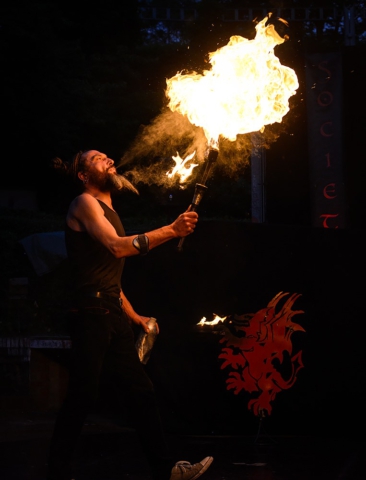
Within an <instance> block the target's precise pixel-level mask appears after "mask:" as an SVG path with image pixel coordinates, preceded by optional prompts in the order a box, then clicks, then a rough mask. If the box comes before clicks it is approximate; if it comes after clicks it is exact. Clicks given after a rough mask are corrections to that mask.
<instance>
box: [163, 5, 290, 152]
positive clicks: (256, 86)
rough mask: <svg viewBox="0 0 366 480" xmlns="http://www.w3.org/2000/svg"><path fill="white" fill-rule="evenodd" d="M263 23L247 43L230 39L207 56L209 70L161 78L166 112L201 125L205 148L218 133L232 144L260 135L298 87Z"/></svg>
mask: <svg viewBox="0 0 366 480" xmlns="http://www.w3.org/2000/svg"><path fill="white" fill-rule="evenodd" d="M269 16H271V14H269ZM267 20H268V17H265V18H264V19H263V20H262V21H261V22H259V23H258V24H257V25H256V27H255V28H256V36H255V38H254V39H253V40H248V39H246V38H243V37H240V36H238V35H235V36H232V37H231V38H230V41H229V43H228V44H227V45H226V46H224V47H222V48H219V49H218V50H217V51H216V52H213V53H210V54H209V57H210V63H211V65H212V69H211V70H206V71H204V73H203V75H200V74H198V73H196V72H193V73H191V74H186V75H182V74H181V73H177V75H175V76H174V77H172V78H170V79H169V80H167V90H166V96H167V97H168V99H169V103H168V106H169V108H170V109H171V110H172V111H177V112H179V113H181V114H182V115H185V116H186V117H187V118H188V119H189V121H190V122H191V123H192V124H194V125H196V126H198V127H202V128H203V130H204V133H205V136H206V139H207V142H208V146H209V148H216V149H217V148H218V141H219V137H220V135H222V136H223V137H225V138H227V139H229V140H230V141H235V140H236V137H237V135H238V134H245V133H251V132H256V131H262V132H263V130H264V128H265V126H266V125H269V124H272V123H275V122H279V123H280V122H281V121H282V118H283V116H284V115H286V113H287V112H288V111H289V105H288V99H289V97H291V96H292V95H294V94H295V92H296V90H297V88H298V87H299V83H298V79H297V76H296V74H295V72H294V71H293V70H292V69H291V68H288V67H285V66H282V65H281V63H280V61H279V59H278V58H277V57H276V56H275V55H274V47H275V46H276V45H279V44H281V43H283V42H284V41H285V39H284V38H282V37H281V36H279V35H278V33H277V32H276V30H275V28H274V26H273V24H269V25H267V26H266V22H267Z"/></svg>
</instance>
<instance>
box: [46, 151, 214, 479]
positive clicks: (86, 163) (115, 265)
mask: <svg viewBox="0 0 366 480" xmlns="http://www.w3.org/2000/svg"><path fill="white" fill-rule="evenodd" d="M54 166H55V167H57V168H60V169H63V170H64V172H65V173H67V174H70V175H71V176H72V177H73V179H74V180H75V181H77V182H79V183H80V185H81V186H82V193H81V194H80V195H78V196H76V198H75V199H74V200H73V201H72V202H71V204H70V207H69V210H68V213H67V217H66V226H65V241H66V248H67V253H68V258H69V261H70V266H71V268H72V275H71V278H72V282H73V285H72V288H73V292H74V294H73V298H72V304H71V309H70V312H71V313H70V328H71V332H70V334H71V340H72V352H71V361H72V364H71V368H70V378H69V387H68V392H67V394H66V398H65V401H64V403H63V406H62V408H61V410H60V412H59V414H58V417H57V419H56V423H55V427H54V432H53V436H52V439H51V445H50V454H49V462H48V476H47V479H48V480H71V479H72V469H71V465H72V457H73V452H74V450H75V447H76V443H77V440H78V438H79V436H80V433H81V430H82V427H83V424H84V421H85V419H86V417H87V415H88V412H89V411H90V409H91V408H92V407H93V405H94V404H95V401H96V399H97V396H98V388H99V383H100V377H101V373H102V370H103V371H104V370H108V372H109V373H110V375H112V378H113V382H114V384H115V385H118V387H119V391H120V392H121V394H123V403H122V402H121V408H128V413H129V414H130V413H131V416H133V418H134V421H135V426H136V432H137V434H138V437H139V440H140V442H141V446H142V448H143V451H144V453H145V455H146V458H147V460H148V461H149V465H150V467H151V475H152V478H153V479H154V480H169V479H170V480H194V479H196V478H198V477H199V476H200V475H202V473H204V472H205V471H206V470H207V468H208V467H209V466H210V464H211V463H212V460H213V458H212V457H206V458H204V459H203V460H202V461H201V462H199V463H196V464H193V465H191V464H190V463H189V462H186V461H180V462H177V463H176V464H175V465H174V462H173V464H172V463H171V462H170V461H169V459H168V456H167V448H166V444H165V440H164V435H163V431H162V427H161V422H160V416H159V413H158V408H157V402H156V398H155V395H154V390H153V386H152V383H151V381H150V379H149V378H148V376H147V375H146V373H145V370H144V368H143V366H142V364H141V362H140V360H139V357H138V354H137V350H136V348H135V340H134V334H133V329H132V327H131V325H132V324H134V325H136V326H139V327H141V328H142V329H143V330H144V331H145V332H148V330H149V329H148V326H147V322H148V321H149V320H150V318H149V317H144V316H141V315H139V314H138V313H136V312H135V310H134V309H133V307H132V305H131V303H130V302H129V301H128V299H127V298H126V296H125V295H124V293H123V291H122V288H121V275H122V271H123V266H124V260H125V258H126V257H129V256H132V255H139V254H140V255H145V254H147V253H148V251H149V250H150V249H152V248H155V247H157V246H159V245H161V244H163V243H164V242H167V241H169V240H171V239H174V238H178V237H185V236H187V235H188V234H190V233H192V232H193V231H194V229H195V226H196V224H197V220H198V216H197V213H195V212H190V211H186V212H184V213H183V214H181V215H180V216H179V217H178V218H177V219H176V220H175V221H174V222H173V223H171V224H170V225H167V226H163V227H161V228H159V229H156V230H153V231H150V232H147V233H145V234H143V235H133V236H126V235H125V231H124V229H123V226H122V223H121V221H120V218H119V216H118V214H117V213H116V211H115V210H114V209H113V205H112V195H113V194H114V193H115V192H118V191H121V190H123V189H124V188H128V189H130V190H133V191H135V192H137V191H136V189H135V188H134V187H133V186H132V185H131V184H130V182H128V180H127V179H126V178H125V177H123V176H121V175H119V174H118V173H117V171H116V168H115V166H114V162H113V160H111V159H110V158H108V157H107V155H105V154H104V153H101V152H99V151H97V150H88V151H85V152H79V153H78V154H77V155H76V156H75V158H74V159H73V161H72V162H71V163H69V164H65V163H63V162H62V161H61V160H60V159H55V161H54ZM121 398H122V397H121ZM126 398H128V400H129V403H128V407H126Z"/></svg>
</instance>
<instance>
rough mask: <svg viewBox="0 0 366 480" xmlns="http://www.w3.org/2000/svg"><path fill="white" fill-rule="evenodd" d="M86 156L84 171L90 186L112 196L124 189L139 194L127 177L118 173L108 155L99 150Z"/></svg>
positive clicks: (89, 152) (90, 151) (92, 151)
mask: <svg viewBox="0 0 366 480" xmlns="http://www.w3.org/2000/svg"><path fill="white" fill-rule="evenodd" d="M84 155H85V161H84V170H85V174H86V175H87V178H88V183H89V184H91V185H93V186H94V187H96V188H98V190H100V191H101V192H110V193H111V194H113V193H117V192H120V191H121V190H122V189H123V188H127V189H129V190H131V191H134V192H135V193H138V192H137V190H136V189H135V187H133V185H132V184H131V183H130V182H129V181H128V180H127V179H126V178H125V177H123V176H122V175H119V174H118V173H117V170H116V168H115V166H114V161H113V160H112V159H111V158H108V157H107V155H105V154H104V153H101V152H98V151H97V150H89V151H88V152H86V153H85V154H84Z"/></svg>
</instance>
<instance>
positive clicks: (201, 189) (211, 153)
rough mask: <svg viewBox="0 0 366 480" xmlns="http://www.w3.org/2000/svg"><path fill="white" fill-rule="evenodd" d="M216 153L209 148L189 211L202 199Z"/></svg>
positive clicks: (182, 239) (180, 241)
mask: <svg viewBox="0 0 366 480" xmlns="http://www.w3.org/2000/svg"><path fill="white" fill-rule="evenodd" d="M218 154H219V152H218V150H214V149H210V151H209V154H208V157H207V162H206V168H205V171H204V173H203V176H202V179H201V182H200V183H196V186H195V189H194V194H193V199H192V202H191V205H190V208H189V210H190V211H191V212H195V211H196V210H197V207H198V205H199V204H200V202H201V200H202V197H203V195H204V193H205V192H206V190H207V186H206V182H207V180H208V178H209V176H210V173H211V169H212V166H213V164H214V163H215V162H216V159H217V156H218ZM185 238H186V237H182V238H181V239H180V240H179V243H178V251H179V252H181V251H182V249H183V243H184V239H185Z"/></svg>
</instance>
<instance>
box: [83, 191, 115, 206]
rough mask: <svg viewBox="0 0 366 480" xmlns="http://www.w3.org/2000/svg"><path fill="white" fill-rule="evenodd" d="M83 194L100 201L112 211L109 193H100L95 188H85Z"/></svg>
mask: <svg viewBox="0 0 366 480" xmlns="http://www.w3.org/2000/svg"><path fill="white" fill-rule="evenodd" d="M84 193H88V194H89V195H91V196H92V197H94V198H96V199H97V200H100V201H101V202H103V203H105V204H106V205H107V206H108V207H109V208H111V209H112V210H113V205H112V197H111V194H110V192H101V191H100V190H98V189H97V188H93V187H91V186H88V187H86V188H85V190H84Z"/></svg>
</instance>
